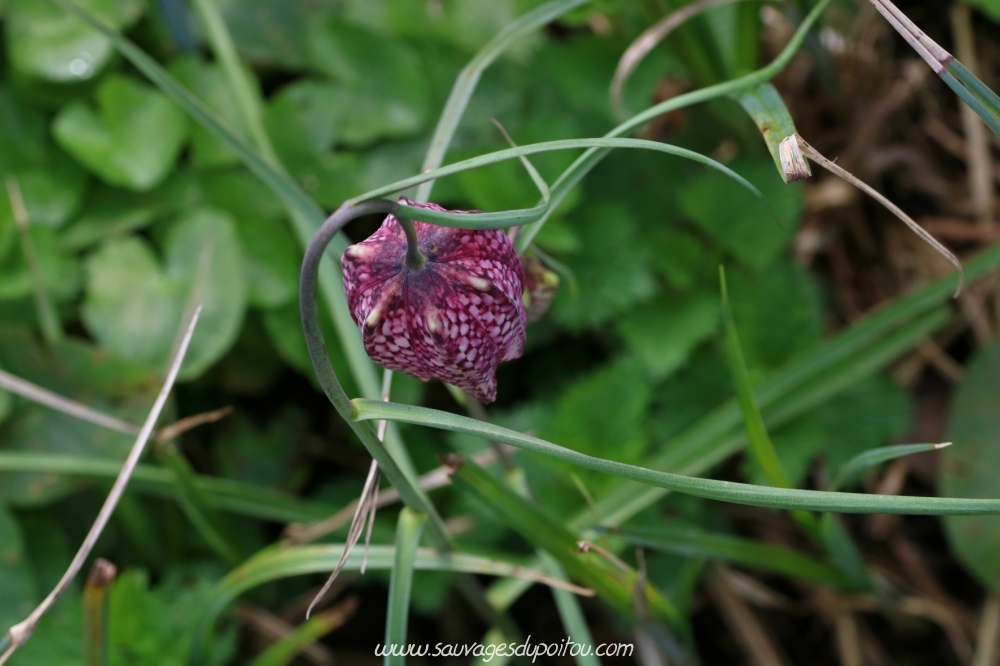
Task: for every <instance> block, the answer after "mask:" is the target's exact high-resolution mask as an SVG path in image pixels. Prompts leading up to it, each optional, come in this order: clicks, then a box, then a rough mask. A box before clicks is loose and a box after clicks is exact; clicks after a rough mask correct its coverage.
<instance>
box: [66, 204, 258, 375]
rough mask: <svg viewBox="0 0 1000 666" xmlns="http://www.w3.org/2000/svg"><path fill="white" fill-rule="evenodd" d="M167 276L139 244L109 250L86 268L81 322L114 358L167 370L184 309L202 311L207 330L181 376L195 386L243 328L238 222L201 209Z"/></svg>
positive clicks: (176, 242)
mask: <svg viewBox="0 0 1000 666" xmlns="http://www.w3.org/2000/svg"><path fill="white" fill-rule="evenodd" d="M165 249H166V253H165V254H166V260H165V265H164V266H163V267H162V268H161V266H160V263H159V261H158V260H157V258H156V256H155V255H154V253H153V251H152V248H150V247H149V245H148V244H147V243H146V242H145V241H142V240H140V239H139V238H136V237H131V238H128V239H125V240H111V241H108V242H107V243H105V244H104V245H103V246H102V247H101V249H100V250H98V251H97V252H96V253H95V254H94V255H93V256H92V257H91V258H90V259H89V261H88V262H87V274H88V284H87V298H86V301H85V302H84V305H83V320H84V323H85V324H86V325H87V328H88V329H89V330H90V332H91V333H92V334H93V335H94V336H95V337H96V338H97V339H98V340H100V341H101V343H102V344H103V345H104V346H105V347H106V348H107V349H108V350H109V351H111V352H112V353H114V354H115V355H117V356H119V357H121V358H125V359H128V360H132V361H135V362H138V363H142V364H144V365H147V366H149V367H151V368H153V369H156V370H162V369H163V368H164V366H165V364H166V362H167V358H168V357H169V355H170V351H171V349H172V347H173V344H174V339H175V335H176V332H177V327H178V325H179V322H180V321H181V319H182V317H183V312H184V311H185V309H186V308H188V307H190V306H192V305H195V304H197V303H201V304H202V306H203V310H202V314H201V325H200V326H199V327H198V330H197V331H196V332H195V334H194V337H193V338H192V340H191V345H190V347H189V349H188V353H187V357H186V358H185V361H184V365H183V367H182V369H181V376H182V377H185V378H189V379H190V378H193V377H197V376H198V375H200V374H201V373H202V372H204V371H205V369H207V368H208V366H210V365H211V364H212V363H214V362H215V361H217V360H218V359H219V358H220V357H221V356H222V355H223V354H224V353H225V352H226V351H227V350H228V349H229V347H230V346H231V345H232V343H233V341H234V340H235V338H236V335H237V334H238V332H239V328H240V325H241V324H242V322H243V315H244V312H245V310H246V302H247V287H246V277H245V274H244V271H245V269H244V264H243V251H242V248H241V245H240V241H239V237H238V236H237V234H236V229H235V226H234V224H233V221H232V219H231V218H230V217H229V216H228V215H226V214H224V213H221V212H218V211H212V210H208V209H202V210H199V211H195V212H194V213H191V214H189V215H188V216H186V217H184V218H183V219H181V220H179V221H178V222H177V223H175V225H174V226H173V228H171V230H170V233H169V235H168V237H167V240H166V248H165Z"/></svg>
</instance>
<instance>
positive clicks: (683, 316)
mask: <svg viewBox="0 0 1000 666" xmlns="http://www.w3.org/2000/svg"><path fill="white" fill-rule="evenodd" d="M718 326H719V304H718V303H717V302H716V299H715V298H714V297H712V296H709V295H707V294H698V293H693V294H685V295H683V296H680V297H669V296H665V295H664V296H661V297H659V298H657V299H654V300H652V301H647V302H646V303H643V304H642V305H640V306H639V307H636V308H634V309H633V310H631V311H629V312H626V313H625V314H624V315H622V317H621V318H620V319H619V320H618V330H619V331H621V334H622V337H624V338H625V342H626V343H627V344H628V346H629V347H630V348H631V349H632V351H633V352H635V354H636V356H638V357H639V360H641V361H642V362H643V366H644V367H645V369H646V370H647V371H648V372H649V373H650V375H651V376H652V377H653V378H654V379H657V380H660V379H663V378H665V377H668V376H669V375H670V374H672V373H673V372H674V371H675V370H677V369H678V368H679V367H681V366H682V365H684V363H686V362H687V360H688V358H689V357H690V356H691V352H692V351H694V348H695V346H696V345H697V344H698V343H699V342H701V341H703V340H705V339H706V338H708V337H710V336H711V335H712V334H713V333H715V331H716V329H717V328H718Z"/></svg>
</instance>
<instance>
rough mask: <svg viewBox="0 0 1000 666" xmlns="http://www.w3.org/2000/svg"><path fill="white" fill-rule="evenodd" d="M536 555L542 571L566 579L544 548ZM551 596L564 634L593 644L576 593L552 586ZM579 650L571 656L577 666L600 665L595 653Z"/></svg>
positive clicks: (579, 641)
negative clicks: (585, 652) (584, 652)
mask: <svg viewBox="0 0 1000 666" xmlns="http://www.w3.org/2000/svg"><path fill="white" fill-rule="evenodd" d="M538 557H539V558H540V559H541V561H542V569H543V570H544V571H546V572H548V573H549V575H551V576H552V577H553V578H557V579H559V580H566V572H565V571H563V568H562V567H561V566H559V562H558V561H557V560H556V558H554V557H552V556H551V555H549V554H548V553H547V552H545V551H544V550H539V551H538ZM552 597H553V598H554V599H555V602H556V610H557V611H559V619H560V620H562V625H563V629H565V630H566V635H567V636H570V637H572V638H573V640H574V641H576V642H577V643H582V644H583V645H588V644H589V645H593V644H594V638H593V636H592V635H591V633H590V627H589V626H587V618H586V617H584V616H583V610H582V609H581V608H580V602H579V601H577V598H576V595H575V594H573V593H572V592H570V591H569V590H564V589H562V588H558V587H554V588H552ZM580 652H581V654H578V655H576V656H575V657H573V659H574V660H575V661H576V664H577V666H600V664H601V660H600V659H598V658H597V656H596V655H594V654H583V651H582V650H581V651H580Z"/></svg>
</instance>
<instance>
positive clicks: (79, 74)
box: [6, 0, 146, 81]
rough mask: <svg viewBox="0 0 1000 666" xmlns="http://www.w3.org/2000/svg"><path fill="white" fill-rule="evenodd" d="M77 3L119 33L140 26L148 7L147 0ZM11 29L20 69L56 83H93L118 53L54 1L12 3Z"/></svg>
mask: <svg viewBox="0 0 1000 666" xmlns="http://www.w3.org/2000/svg"><path fill="white" fill-rule="evenodd" d="M75 1H76V2H77V4H79V5H80V7H81V8H83V9H85V10H87V11H89V12H91V13H92V14H93V15H94V16H96V17H98V18H99V19H101V20H102V21H103V22H104V23H106V24H108V25H110V26H113V27H114V28H116V29H119V30H120V29H122V28H127V27H128V26H130V25H132V24H133V23H135V22H136V21H137V20H138V19H139V17H140V16H142V13H143V11H144V10H145V8H146V3H144V2H142V0H75ZM6 28H7V30H6V32H7V49H8V53H9V55H10V60H11V64H12V65H13V66H14V68H15V69H17V70H18V71H20V72H22V73H24V74H28V75H31V76H37V77H40V78H43V79H48V80H50V81H80V80H85V79H89V78H90V77H92V76H94V74H96V73H97V72H99V71H100V70H101V68H102V67H104V65H105V64H106V63H107V62H108V60H109V59H110V58H111V55H112V54H113V53H114V47H113V46H112V45H111V42H110V41H109V40H108V39H107V38H106V37H104V36H103V35H101V33H99V32H98V31H97V30H95V29H94V28H92V27H90V26H88V25H87V24H86V23H84V22H83V20H82V19H80V18H79V17H77V16H73V15H72V14H70V13H69V12H66V11H63V10H62V9H61V8H60V7H57V6H56V5H54V4H53V3H51V2H39V1H38V0H10V4H9V6H8V7H7V21H6Z"/></svg>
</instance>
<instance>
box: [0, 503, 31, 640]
mask: <svg viewBox="0 0 1000 666" xmlns="http://www.w3.org/2000/svg"><path fill="white" fill-rule="evenodd" d="M36 595H37V590H36V586H35V575H34V572H33V571H32V569H31V563H30V562H29V560H28V557H27V553H26V552H25V549H24V535H23V534H22V533H21V526H20V525H19V524H18V521H17V518H16V517H15V516H14V514H13V513H12V512H11V511H10V510H9V509H8V508H7V507H5V506H3V505H2V504H0V599H2V600H3V603H0V627H4V629H0V631H6V627H10V626H13V625H14V624H16V623H18V622H20V621H21V620H23V619H24V618H25V617H27V616H28V613H30V612H31V611H32V610H33V609H34V605H35V603H36V602H37V601H38V599H37V598H36Z"/></svg>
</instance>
